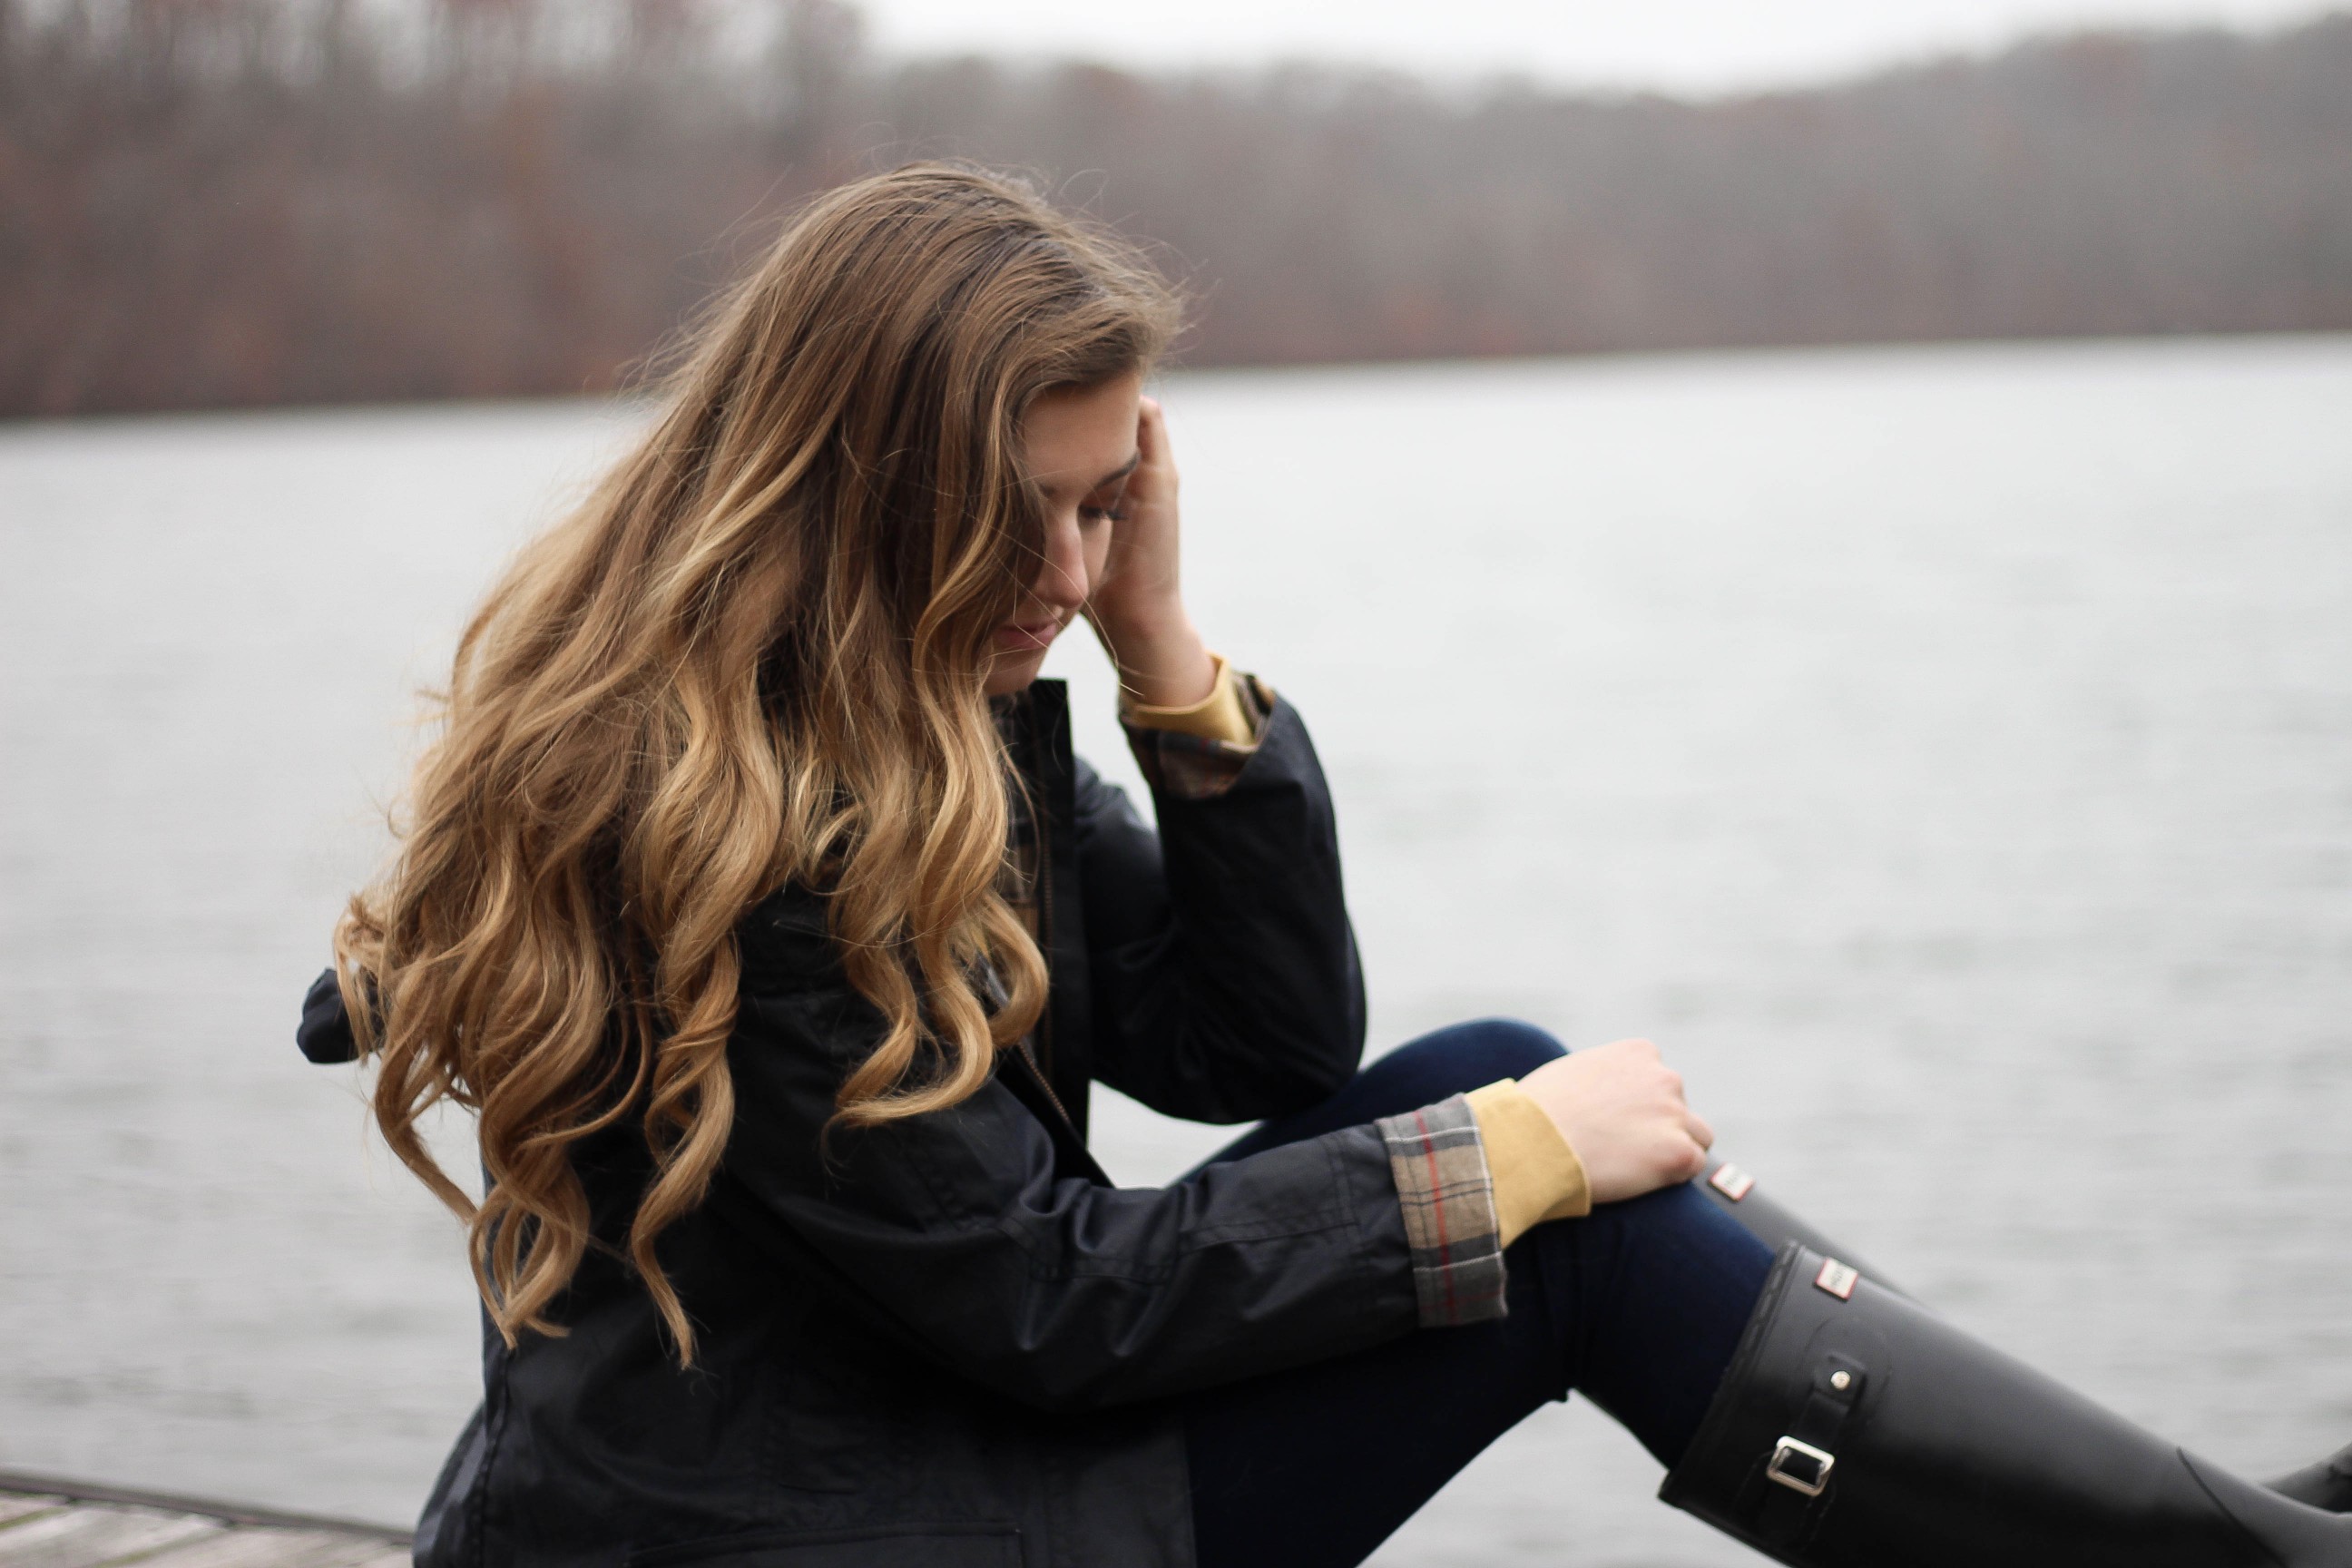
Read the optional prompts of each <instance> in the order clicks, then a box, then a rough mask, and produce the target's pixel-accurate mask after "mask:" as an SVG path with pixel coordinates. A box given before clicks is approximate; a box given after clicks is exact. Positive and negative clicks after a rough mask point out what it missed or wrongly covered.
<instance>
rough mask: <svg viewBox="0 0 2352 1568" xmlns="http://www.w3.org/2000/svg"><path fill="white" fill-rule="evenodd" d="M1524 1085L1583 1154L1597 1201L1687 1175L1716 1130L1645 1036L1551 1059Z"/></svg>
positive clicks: (1701, 1161) (1697, 1166)
mask: <svg viewBox="0 0 2352 1568" xmlns="http://www.w3.org/2000/svg"><path fill="white" fill-rule="evenodd" d="M1519 1087H1520V1088H1521V1089H1525V1090H1526V1091H1527V1092H1528V1094H1529V1095H1531V1096H1533V1097H1534V1099H1535V1101H1536V1103H1537V1104H1538V1105H1540V1106H1542V1107H1543V1108H1544V1112H1545V1114H1546V1115H1548V1116H1549V1117H1550V1118H1551V1120H1552V1125H1553V1126H1555V1127H1557V1128H1559V1131H1560V1135H1561V1136H1562V1137H1564V1138H1566V1139H1567V1140H1568V1142H1569V1146H1570V1148H1572V1149H1574V1150H1575V1151H1576V1157H1577V1158H1578V1159H1579V1160H1580V1161H1582V1162H1583V1164H1584V1177H1585V1180H1586V1182H1587V1183H1589V1184H1591V1189H1592V1201H1593V1202H1594V1203H1597V1204H1608V1203H1616V1202H1618V1201H1620V1200H1622V1199H1624V1198H1637V1197H1640V1196H1641V1195H1642V1194H1643V1193H1647V1192H1654V1191H1655V1190H1656V1189H1657V1188H1660V1187H1664V1186H1671V1185H1673V1184H1675V1183H1676V1182H1687V1181H1689V1180H1690V1179H1691V1178H1692V1177H1693V1176H1696V1175H1697V1174H1698V1173H1699V1172H1700V1171H1701V1170H1702V1169H1704V1168H1705V1166H1706V1151H1707V1149H1708V1147H1709V1146H1710V1145H1712V1144H1713V1143H1714V1142H1715V1130H1714V1129H1713V1128H1711V1127H1709V1126H1708V1125H1707V1124H1706V1121H1704V1120H1703V1119H1702V1118H1701V1117H1700V1116H1699V1114H1698V1113H1697V1112H1696V1111H1695V1110H1692V1109H1691V1108H1690V1106H1689V1105H1688V1104H1687V1103H1685V1100H1683V1079H1682V1074H1680V1073H1678V1072H1676V1071H1675V1070H1674V1069H1673V1068H1670V1067H1668V1066H1666V1064H1665V1062H1664V1060H1663V1059H1662V1058H1660V1057H1659V1055H1658V1047H1655V1046H1654V1045H1652V1044H1651V1043H1650V1042H1649V1041H1647V1040H1615V1041H1612V1042H1611V1043H1610V1044H1608V1045H1605V1046H1597V1047H1593V1048H1592V1049H1591V1050H1584V1051H1578V1052H1576V1053H1574V1054H1573V1055H1570V1056H1565V1057H1562V1058H1559V1060H1557V1061H1550V1062H1546V1063H1545V1064H1544V1065H1543V1066H1541V1067H1539V1068H1536V1070H1535V1071H1533V1072H1531V1073H1529V1074H1528V1076H1527V1077H1525V1078H1523V1079H1519Z"/></svg>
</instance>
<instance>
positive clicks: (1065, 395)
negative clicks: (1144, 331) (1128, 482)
mask: <svg viewBox="0 0 2352 1568" xmlns="http://www.w3.org/2000/svg"><path fill="white" fill-rule="evenodd" d="M1142 397H1143V378H1142V377H1140V376H1137V375H1123V376H1120V377H1119V378H1118V380H1116V381H1107V382H1105V383H1103V384H1101V385H1099V386H1084V387H1056V388H1055V389H1054V390H1053V391H1051V392H1046V393H1042V394H1040V395H1038V397H1037V400H1036V401H1035V402H1034V403H1032V404H1031V405H1029V412H1028V414H1027V416H1025V417H1024V418H1023V420H1022V421H1021V465H1022V469H1023V471H1024V473H1026V474H1027V475H1028V477H1029V479H1031V480H1032V481H1033V482H1034V483H1036V484H1037V485H1039V486H1041V487H1042V488H1044V489H1046V490H1048V491H1060V490H1066V489H1081V490H1084V489H1093V488H1094V487H1095V486H1096V485H1097V484H1098V483H1100V482H1101V481H1102V480H1103V479H1105V478H1107V477H1108V476H1109V475H1112V474H1115V473H1117V472H1118V470H1119V469H1120V468H1125V467H1126V466H1127V463H1128V460H1129V458H1133V457H1134V456H1135V421H1136V416H1137V414H1138V412H1139V408H1140V405H1141V402H1142Z"/></svg>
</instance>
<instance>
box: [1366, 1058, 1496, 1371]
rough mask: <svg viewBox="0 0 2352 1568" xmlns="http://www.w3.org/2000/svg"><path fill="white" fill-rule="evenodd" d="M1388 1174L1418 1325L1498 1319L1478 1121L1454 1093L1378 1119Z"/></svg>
mask: <svg viewBox="0 0 2352 1568" xmlns="http://www.w3.org/2000/svg"><path fill="white" fill-rule="evenodd" d="M1379 1126H1380V1130H1381V1139H1382V1140H1384V1141H1385V1142H1387V1144H1388V1149H1389V1171H1390V1173H1391V1174H1392V1175H1394V1176H1395V1178H1396V1188H1397V1202H1398V1203H1399V1204H1400V1205H1402V1207H1403V1210H1404V1234H1405V1240H1406V1242H1407V1243H1408V1244H1409V1245H1410V1246H1411V1247H1412V1290H1413V1296H1414V1299H1415V1300H1418V1301H1419V1302H1420V1304H1421V1326H1422V1327H1423V1328H1424V1329H1436V1328H1451V1327H1454V1326H1455V1325H1458V1324H1462V1323H1477V1322H1484V1321H1486V1320H1487V1319H1489V1318H1499V1317H1502V1316H1504V1315H1505V1314H1506V1313H1507V1311H1508V1310H1509V1308H1508V1306H1507V1303H1506V1302H1505V1301H1504V1300H1503V1279H1504V1267H1503V1237H1502V1226H1501V1225H1500V1223H1499V1222H1498V1221H1497V1220H1496V1216H1495V1184H1494V1180H1493V1178H1492V1177H1491V1176H1490V1175H1489V1174H1488V1173H1487V1171H1486V1142H1485V1141H1484V1140H1483V1139H1482V1138H1481V1137H1480V1136H1479V1133H1478V1119H1477V1118H1476V1117H1475V1116H1473V1115H1472V1114H1471V1113H1470V1103H1469V1101H1468V1100H1465V1099H1463V1098H1462V1096H1460V1095H1458V1094H1457V1095H1455V1096H1454V1097H1453V1098H1452V1099H1450V1100H1439V1101H1438V1102H1437V1103H1436V1104H1435V1105H1426V1106H1423V1107H1422V1109H1420V1110H1410V1111H1407V1112H1406V1113H1405V1114H1403V1115H1402V1116H1384V1117H1382V1118H1381V1120H1380V1123H1379Z"/></svg>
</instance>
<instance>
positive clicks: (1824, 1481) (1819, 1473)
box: [1764, 1437, 1837, 1497]
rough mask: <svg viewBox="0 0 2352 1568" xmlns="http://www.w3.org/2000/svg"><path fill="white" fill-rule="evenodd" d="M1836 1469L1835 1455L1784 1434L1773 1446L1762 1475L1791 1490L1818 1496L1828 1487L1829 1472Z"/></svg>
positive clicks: (1809, 1495) (1808, 1495)
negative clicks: (1770, 1456)
mask: <svg viewBox="0 0 2352 1568" xmlns="http://www.w3.org/2000/svg"><path fill="white" fill-rule="evenodd" d="M1792 1465H1793V1466H1794V1467H1795V1468H1791V1466H1792ZM1834 1468H1837V1456H1836V1455H1835V1454H1831V1453H1825V1452H1823V1451H1822V1449H1819V1448H1816V1447H1813V1446H1812V1445H1811V1443H1801V1442H1799V1441H1798V1440H1797V1439H1796V1438H1794V1437H1783V1438H1781V1439H1780V1441H1779V1442H1778V1443H1776V1444H1774V1445H1773V1446H1772V1458H1770V1459H1769V1461H1767V1463H1766V1464H1765V1466H1764V1474H1765V1475H1766V1476H1768V1477H1769V1478H1770V1479H1773V1480H1776V1481H1778V1482H1780V1484H1781V1485H1782V1486H1784V1487H1786V1488H1788V1489H1790V1491H1792V1492H1802V1493H1803V1494H1804V1495H1805V1496H1807V1497H1819V1496H1821V1495H1822V1493H1823V1492H1824V1491H1827V1490H1828V1489H1829V1484H1830V1471H1832V1469H1834Z"/></svg>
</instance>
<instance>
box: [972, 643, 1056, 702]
mask: <svg viewBox="0 0 2352 1568" xmlns="http://www.w3.org/2000/svg"><path fill="white" fill-rule="evenodd" d="M1043 668H1045V651H1044V650H1043V649H1040V650H1039V651H1037V652H1035V653H1025V654H1023V655H1021V656H1020V657H1019V658H1009V659H999V660H998V661H997V662H996V663H995V664H993V665H992V666H990V667H989V671H988V679H987V680H985V681H984V682H982V685H981V691H982V694H983V695H985V696H989V697H1010V696H1012V695H1013V693H1014V692H1016V691H1018V690H1020V689H1022V688H1024V687H1025V686H1027V685H1028V684H1029V683H1030V682H1031V681H1033V680H1034V679H1037V672H1038V671H1039V670H1041V669H1043Z"/></svg>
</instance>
